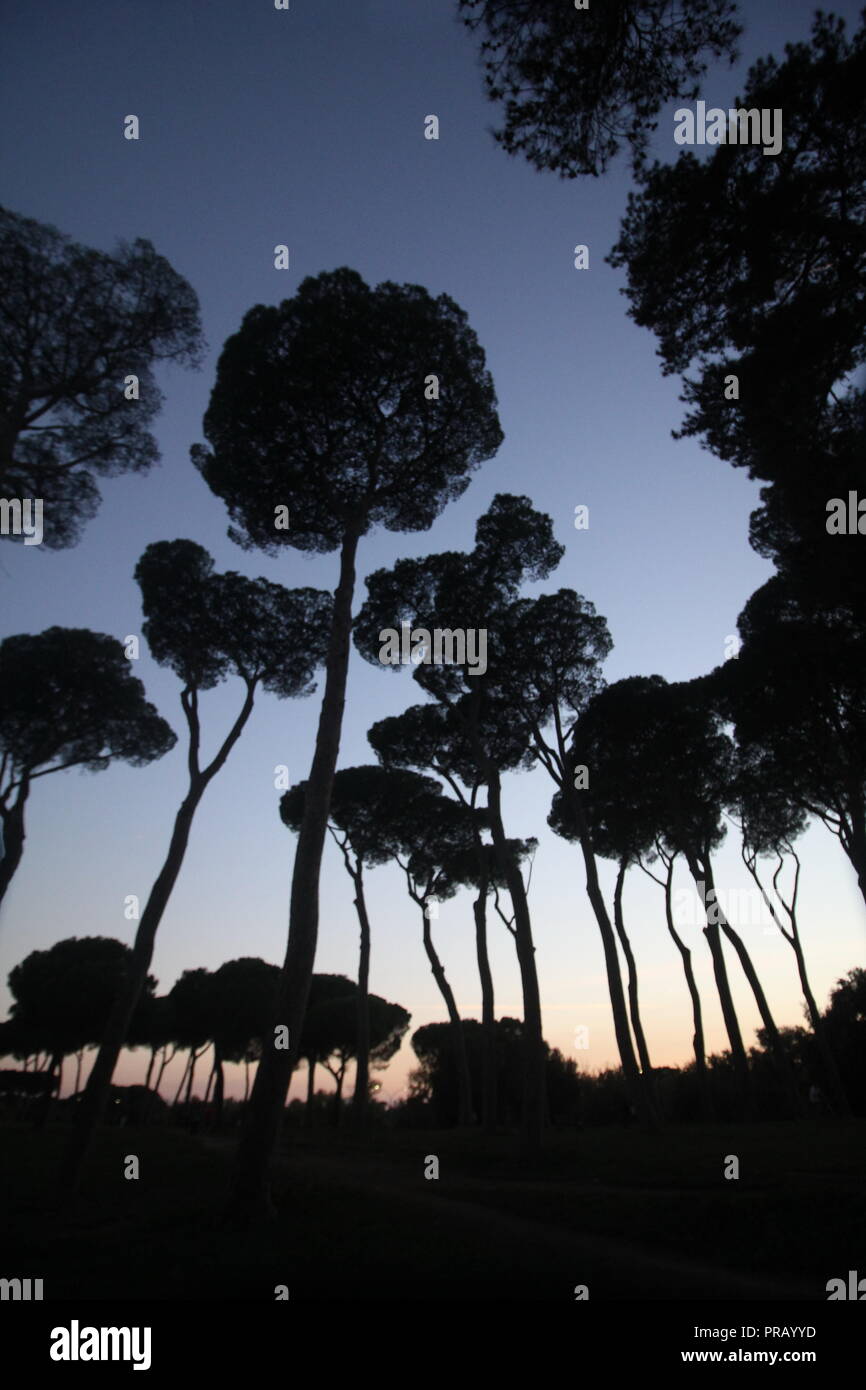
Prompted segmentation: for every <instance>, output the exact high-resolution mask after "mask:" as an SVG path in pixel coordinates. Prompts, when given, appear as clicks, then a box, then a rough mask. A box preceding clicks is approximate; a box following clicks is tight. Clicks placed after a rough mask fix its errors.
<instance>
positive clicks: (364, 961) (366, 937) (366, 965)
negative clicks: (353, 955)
mask: <svg viewBox="0 0 866 1390" xmlns="http://www.w3.org/2000/svg"><path fill="white" fill-rule="evenodd" d="M355 909H356V911H357V913H358V924H359V926H360V928H361V954H360V956H359V959H358V1000H357V1006H358V1060H357V1065H356V1069H355V1091H354V1094H353V1096H352V1112H353V1114H354V1116H355V1118H356V1119H357V1120H358V1121H360V1122H362V1123H363V1120H364V1118H365V1116H366V1114H367V1102H368V1100H369V1097H370V997H369V988H370V919H369V917H368V916H367V900H366V898H365V897H364V865H363V863H362V861H361V859H360V858H359V859H358V872H357V874H356V875H355ZM341 1084H342V1083H341Z"/></svg>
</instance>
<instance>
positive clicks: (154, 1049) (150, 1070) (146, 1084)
mask: <svg viewBox="0 0 866 1390" xmlns="http://www.w3.org/2000/svg"><path fill="white" fill-rule="evenodd" d="M158 1051H159V1048H157V1047H152V1048H151V1049H150V1061H149V1062H148V1064H147V1075H146V1076H145V1078H144V1089H145V1090H146V1091H149V1090H150V1078H151V1077H152V1076H153V1069H154V1066H155V1065H156V1054H157V1052H158Z"/></svg>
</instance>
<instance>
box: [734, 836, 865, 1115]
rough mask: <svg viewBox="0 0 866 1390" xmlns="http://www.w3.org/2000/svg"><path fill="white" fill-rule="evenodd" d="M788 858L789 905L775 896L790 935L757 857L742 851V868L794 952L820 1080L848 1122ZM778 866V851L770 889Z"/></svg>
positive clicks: (845, 1098)
mask: <svg viewBox="0 0 866 1390" xmlns="http://www.w3.org/2000/svg"><path fill="white" fill-rule="evenodd" d="M791 854H792V857H793V859H794V862H795V864H796V865H797V872H796V874H795V877H794V889H793V894H792V897H791V901H790V902H789V903H784V900H783V899H782V898H781V895H778V890H776V891H777V895H778V896H779V901H780V902H782V903H783V905H784V908H785V911H786V913H787V915H788V921H789V923H790V933H789V932H787V931H786V930H785V928H784V927H783V925H782V923H781V922H780V920H779V914H778V912H777V911H776V909H775V907H774V906H773V902H772V899H771V898H770V896H769V894H768V893H767V890H766V889H765V888H764V885H763V884H762V882H761V879H760V875H759V874H758V870H757V867H756V859H757V856H756V855H755V856H749V855H747V854H746V853H745V851H744V853H743V861H744V863H745V865H746V868H747V869H748V870H749V873H750V874H751V875H752V878H753V879H754V880H755V883H756V884H757V886H758V889H759V891H760V893H761V896H762V898H763V899H764V902H765V904H766V906H767V909H768V911H769V913H770V916H771V917H772V919H773V921H774V922H775V924H776V926H777V927H778V929H779V931H780V932H781V934H782V936H783V937H784V938H785V940H786V941H787V943H788V945H789V946H790V947H791V949H792V950H793V952H794V956H795V959H796V961H797V973H798V975H799V976H800V986H801V988H802V990H803V998H804V999H805V1001H806V1009H807V1011H808V1014H809V1022H810V1023H811V1025H812V1032H813V1033H814V1035H815V1044H816V1046H817V1048H818V1053H819V1056H820V1058H821V1069H822V1071H823V1073H824V1080H825V1082H826V1085H827V1091H828V1093H829V1095H830V1096H832V1098H833V1104H834V1107H835V1109H836V1111H837V1112H838V1114H839V1115H841V1116H842V1117H843V1118H844V1119H850V1118H851V1113H852V1112H851V1106H850V1104H849V1102H848V1096H847V1095H846V1093H845V1087H844V1085H843V1084H842V1078H841V1076H840V1074H839V1069H838V1067H837V1065H836V1058H835V1057H834V1055H833V1049H832V1048H831V1046H830V1039H829V1038H828V1037H827V1030H826V1028H825V1026H824V1020H823V1018H822V1017H821V1010H820V1009H819V1008H818V1004H817V1001H816V999H815V996H814V994H813V993H812V986H811V984H810V983H809V976H808V972H807V970H806V957H805V955H804V954H803V943H802V941H801V940H800V927H799V924H798V922H797V893H798V887H799V881H800V861H799V859H798V858H797V855H796V854H795V853H794V852H793V850H791ZM782 862H783V856H782V853H781V851H780V852H779V868H778V870H777V874H776V876H774V878H773V886H774V888H775V887H776V879H777V877H778V874H779V873H780V872H781V869H782Z"/></svg>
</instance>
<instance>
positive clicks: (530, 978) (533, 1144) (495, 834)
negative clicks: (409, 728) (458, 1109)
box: [485, 764, 547, 1153]
mask: <svg viewBox="0 0 866 1390" xmlns="http://www.w3.org/2000/svg"><path fill="white" fill-rule="evenodd" d="M485 773H486V782H487V810H488V813H489V816H490V833H491V836H492V839H493V848H494V851H495V854H496V862H497V864H498V865H499V871H500V873H501V874H502V876H503V878H504V879H505V883H506V886H507V888H508V893H509V897H510V898H511V905H512V907H513V908H514V934H515V941H516V946H517V963H518V965H519V967H520V983H521V986H522V990H523V1142H524V1145H525V1147H526V1149H527V1151H528V1152H529V1153H537V1152H538V1151H539V1150H540V1148H541V1143H542V1135H543V1132H544V1121H545V1116H546V1114H547V1053H546V1049H545V1045H544V1033H543V1030H542V1020H541V996H540V994H539V990H538V971H537V969H536V964H535V946H534V944H533V940H532V920H531V918H530V915H529V903H528V901H527V898H526V889H525V888H524V886H523V876H522V874H521V872H520V868H519V866H518V865H517V864H516V863H515V862H514V859H513V857H512V855H510V854H509V853H508V846H507V843H506V837H505V828H504V826H503V824H502V798H501V788H500V780H499V770H498V768H496V767H495V766H491V765H489V764H488V766H487V767H486V768H485Z"/></svg>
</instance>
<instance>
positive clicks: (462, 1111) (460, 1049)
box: [421, 904, 474, 1126]
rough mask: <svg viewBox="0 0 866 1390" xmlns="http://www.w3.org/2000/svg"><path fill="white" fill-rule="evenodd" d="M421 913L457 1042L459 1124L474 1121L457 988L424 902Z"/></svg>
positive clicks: (427, 945)
mask: <svg viewBox="0 0 866 1390" xmlns="http://www.w3.org/2000/svg"><path fill="white" fill-rule="evenodd" d="M421 916H422V917H423V919H424V933H423V938H424V950H425V951H426V952H427V959H428V960H429V962H430V969H431V970H432V971H433V978H434V980H435V981H436V983H437V985H438V986H439V993H440V994H441V995H442V998H443V999H444V1000H445V1007H446V1009H447V1010H448V1018H449V1019H450V1021H451V1037H452V1039H453V1043H454V1065H455V1067H456V1069H457V1123H458V1125H460V1126H466V1125H471V1124H472V1121H473V1118H474V1116H473V1111H472V1080H471V1077H470V1074H469V1059H468V1057H467V1055H466V1038H465V1035H464V1033H463V1022H462V1020H461V1018H460V1014H459V1012H458V1010H457V1004H456V1001H455V999H454V991H453V990H452V988H451V986H450V985H449V983H448V981H447V979H446V978H445V971H444V969H443V967H442V962H441V960H440V959H439V956H438V955H437V953H436V947H435V946H434V945H433V937H432V935H431V932H430V919H429V917H428V916H427V913H426V912H425V911H424V906H423V904H422V905H421Z"/></svg>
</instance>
